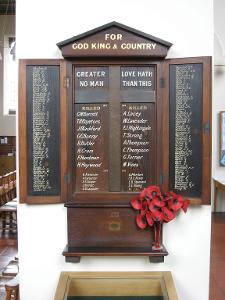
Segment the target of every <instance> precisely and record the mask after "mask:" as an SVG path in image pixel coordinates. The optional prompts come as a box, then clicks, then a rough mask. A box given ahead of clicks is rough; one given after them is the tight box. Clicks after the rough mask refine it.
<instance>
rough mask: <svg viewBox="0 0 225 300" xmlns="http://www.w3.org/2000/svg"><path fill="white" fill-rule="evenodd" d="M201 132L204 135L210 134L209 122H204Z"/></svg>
mask: <svg viewBox="0 0 225 300" xmlns="http://www.w3.org/2000/svg"><path fill="white" fill-rule="evenodd" d="M203 131H204V133H209V132H210V124H209V122H205V123H204V125H203Z"/></svg>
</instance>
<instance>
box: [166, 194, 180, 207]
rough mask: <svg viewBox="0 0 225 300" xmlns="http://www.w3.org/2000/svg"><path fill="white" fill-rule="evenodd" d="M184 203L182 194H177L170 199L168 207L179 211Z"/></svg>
mask: <svg viewBox="0 0 225 300" xmlns="http://www.w3.org/2000/svg"><path fill="white" fill-rule="evenodd" d="M182 205H183V199H182V197H181V196H180V195H177V196H176V198H175V199H170V200H169V201H168V208H169V209H172V210H173V211H178V210H179V209H180V208H181V207H182Z"/></svg>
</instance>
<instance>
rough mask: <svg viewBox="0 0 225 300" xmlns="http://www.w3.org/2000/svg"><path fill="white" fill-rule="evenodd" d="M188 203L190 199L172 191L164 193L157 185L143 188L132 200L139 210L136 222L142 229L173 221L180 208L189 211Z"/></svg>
mask: <svg viewBox="0 0 225 300" xmlns="http://www.w3.org/2000/svg"><path fill="white" fill-rule="evenodd" d="M188 204H189V201H188V200H184V199H183V198H182V196H180V195H177V194H176V193H174V192H172V191H170V192H167V193H165V194H162V193H161V191H160V188H159V187H158V186H155V185H151V186H149V187H147V188H145V189H143V190H142V191H141V192H140V194H139V196H138V197H135V198H133V199H132V200H131V206H132V207H133V208H134V209H135V210H138V211H139V214H138V215H137V217H136V223H137V226H138V227H139V228H141V229H144V228H146V227H147V226H153V225H154V224H155V223H162V222H166V223H168V222H170V221H172V220H173V219H174V218H175V217H176V215H177V213H178V211H179V210H180V209H182V210H183V211H184V212H185V213H186V212H187V208H188Z"/></svg>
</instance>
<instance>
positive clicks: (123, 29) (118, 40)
mask: <svg viewBox="0 0 225 300" xmlns="http://www.w3.org/2000/svg"><path fill="white" fill-rule="evenodd" d="M57 46H58V47H59V48H60V49H61V51H62V55H63V56H64V57H96V56H98V57H138V56H139V57H140V56H141V57H158V58H163V57H166V55H167V52H168V50H169V48H170V47H171V46H172V44H171V43H169V42H167V41H164V40H162V39H159V38H157V37H154V36H152V35H149V34H147V33H144V32H141V31H139V30H136V29H134V28H131V27H128V26H126V25H123V24H120V23H117V22H111V23H108V24H105V25H103V26H101V27H98V28H95V29H92V30H90V31H87V32H85V33H82V34H79V35H77V36H74V37H72V38H70V39H67V40H65V41H62V42H59V43H58V44H57Z"/></svg>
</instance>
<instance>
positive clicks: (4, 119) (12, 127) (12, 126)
mask: <svg viewBox="0 0 225 300" xmlns="http://www.w3.org/2000/svg"><path fill="white" fill-rule="evenodd" d="M3 24H5V25H4V26H5V31H4V34H9V35H10V34H12V35H15V16H0V41H3V39H4V37H3V36H2V34H3V32H2V28H3V27H4V26H3ZM4 34H3V35H4ZM1 46H3V45H2V44H1V45H0V52H1V55H2V60H0V136H1V135H9V136H12V135H16V117H15V116H5V115H3V56H4V51H3V48H2V47H1Z"/></svg>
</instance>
